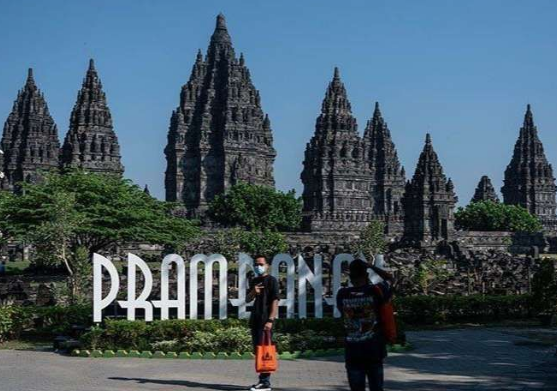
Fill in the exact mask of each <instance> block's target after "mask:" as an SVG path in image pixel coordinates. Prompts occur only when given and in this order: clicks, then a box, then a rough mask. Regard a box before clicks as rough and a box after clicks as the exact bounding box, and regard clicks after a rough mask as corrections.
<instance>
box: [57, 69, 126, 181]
mask: <svg viewBox="0 0 557 391" xmlns="http://www.w3.org/2000/svg"><path fill="white" fill-rule="evenodd" d="M60 160H61V162H60V163H61V165H62V167H63V168H69V167H73V168H82V169H85V170H87V171H91V172H98V173H113V174H118V175H121V174H122V173H123V172H124V167H123V166H122V163H121V161H120V146H119V145H118V138H117V137H116V133H115V132H114V128H113V126H112V116H111V115H110V109H109V108H108V105H107V103H106V95H105V93H104V91H103V89H102V84H101V80H100V79H99V75H98V74H97V70H96V69H95V63H94V61H93V60H90V61H89V69H88V70H87V74H86V75H85V79H83V85H82V87H81V90H80V91H79V92H78V94H77V102H76V103H75V106H74V108H73V111H72V114H71V117H70V128H69V130H68V133H67V134H66V138H65V139H64V145H63V146H62V151H61V159H60Z"/></svg>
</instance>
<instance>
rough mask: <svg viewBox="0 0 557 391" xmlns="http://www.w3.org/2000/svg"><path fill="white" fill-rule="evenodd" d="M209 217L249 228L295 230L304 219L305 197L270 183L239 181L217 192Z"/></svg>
mask: <svg viewBox="0 0 557 391" xmlns="http://www.w3.org/2000/svg"><path fill="white" fill-rule="evenodd" d="M208 213H209V216H210V217H211V218H212V219H213V220H215V221H216V222H218V223H221V224H223V225H224V226H228V227H237V226H240V227H244V228H246V229H248V230H250V231H266V230H269V231H294V230H296V229H298V227H299V225H300V223H301V221H302V199H301V198H300V197H296V194H295V191H294V190H291V191H289V192H287V193H283V192H281V191H278V190H275V189H274V188H272V187H269V186H263V185H254V184H249V183H244V182H240V183H237V184H235V185H233V186H231V187H230V188H229V189H228V190H227V191H226V193H224V194H221V195H218V196H216V197H215V198H214V200H213V201H211V203H210V205H209V211H208Z"/></svg>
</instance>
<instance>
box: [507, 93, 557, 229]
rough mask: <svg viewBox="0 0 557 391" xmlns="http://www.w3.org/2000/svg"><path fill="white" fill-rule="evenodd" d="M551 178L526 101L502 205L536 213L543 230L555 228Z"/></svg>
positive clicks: (555, 204) (508, 168) (553, 192)
mask: <svg viewBox="0 0 557 391" xmlns="http://www.w3.org/2000/svg"><path fill="white" fill-rule="evenodd" d="M555 189H556V187H555V178H554V177H553V168H552V166H551V164H550V163H549V162H548V160H547V158H546V156H545V152H544V147H543V144H542V142H541V140H540V138H539V136H538V129H537V127H536V126H535V124H534V115H533V114H532V108H531V106H530V104H528V105H527V106H526V113H525V114H524V123H523V126H522V127H521V128H520V132H519V135H518V139H517V140H516V143H515V145H514V152H513V156H512V158H511V161H510V163H509V165H508V166H507V168H506V170H505V179H504V185H503V187H502V188H501V193H502V194H503V200H504V202H505V204H509V205H520V206H522V207H524V208H526V209H527V210H528V211H529V212H530V213H531V214H533V215H535V216H537V217H538V218H539V219H540V220H541V222H542V224H543V225H544V227H545V228H546V229H555V227H556V226H557V217H556V216H555V211H556V209H557V203H556V200H555Z"/></svg>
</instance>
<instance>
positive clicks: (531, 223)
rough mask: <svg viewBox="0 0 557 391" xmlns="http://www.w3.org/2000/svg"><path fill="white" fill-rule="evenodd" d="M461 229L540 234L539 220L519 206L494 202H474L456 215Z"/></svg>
mask: <svg viewBox="0 0 557 391" xmlns="http://www.w3.org/2000/svg"><path fill="white" fill-rule="evenodd" d="M455 219H456V225H457V227H458V228H460V229H468V230H473V231H512V232H532V233H534V232H540V231H541V230H542V225H541V223H540V221H539V220H538V218H537V217H536V216H534V215H532V214H530V213H529V212H528V211H527V210H526V209H525V208H523V207H521V206H518V205H505V204H502V203H498V202H493V201H480V202H473V203H471V204H469V205H468V206H466V207H465V208H462V207H461V208H458V210H457V212H456V213H455Z"/></svg>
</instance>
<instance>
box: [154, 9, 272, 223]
mask: <svg viewBox="0 0 557 391" xmlns="http://www.w3.org/2000/svg"><path fill="white" fill-rule="evenodd" d="M164 153H165V155H166V161H167V168H166V173H165V188H166V200H167V201H183V202H184V203H185V206H186V208H187V211H188V215H190V216H196V215H200V214H202V213H203V212H204V211H205V210H206V209H207V207H208V204H209V202H210V201H211V200H212V199H213V198H214V197H215V196H216V195H218V194H221V193H223V192H224V191H225V190H226V189H227V188H228V187H229V186H231V185H233V184H235V183H237V182H239V181H244V182H250V183H255V184H260V185H267V186H273V187H274V177H273V163H274V160H275V156H276V152H275V149H274V148H273V135H272V131H271V123H270V121H269V117H268V116H267V115H265V114H264V113H263V110H262V108H261V99H260V97H259V92H258V91H257V90H256V89H255V87H254V85H253V83H252V81H251V77H250V72H249V70H248V68H247V67H246V65H245V61H244V56H243V55H240V58H237V57H236V55H235V53H234V48H233V47H232V41H231V39H230V35H229V34H228V30H227V27H226V23H225V19H224V16H223V15H222V14H220V15H218V16H217V23H216V28H215V31H214V33H213V35H212V37H211V42H210V44H209V48H208V50H207V55H206V56H205V58H204V57H203V55H202V54H201V52H198V54H197V59H196V61H195V64H194V66H193V69H192V72H191V76H190V79H189V81H188V82H187V83H186V84H185V85H184V86H183V87H182V92H181V94H180V105H179V106H178V108H177V109H176V110H174V112H173V113H172V117H171V120H170V128H169V132H168V143H167V146H166V148H165V150H164Z"/></svg>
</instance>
